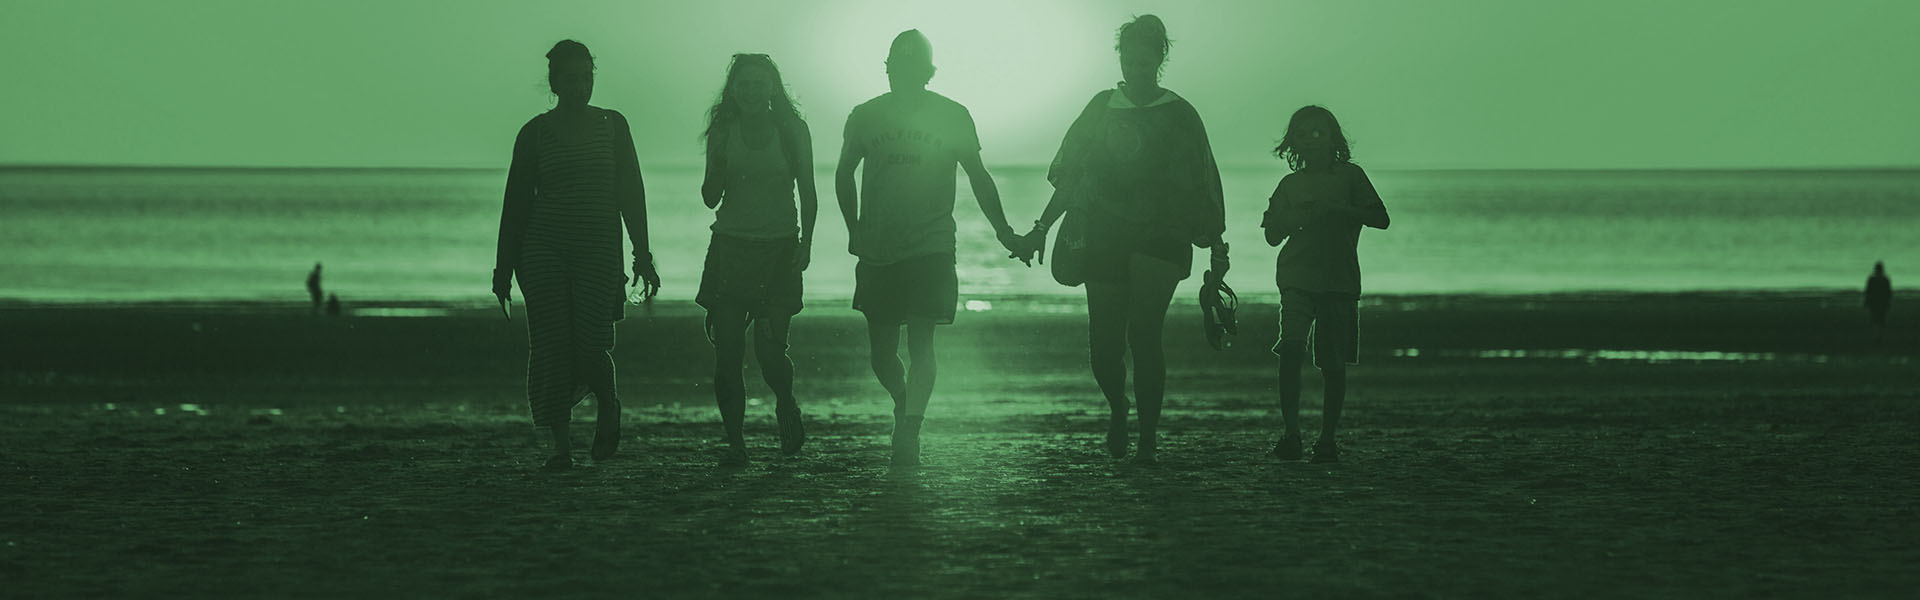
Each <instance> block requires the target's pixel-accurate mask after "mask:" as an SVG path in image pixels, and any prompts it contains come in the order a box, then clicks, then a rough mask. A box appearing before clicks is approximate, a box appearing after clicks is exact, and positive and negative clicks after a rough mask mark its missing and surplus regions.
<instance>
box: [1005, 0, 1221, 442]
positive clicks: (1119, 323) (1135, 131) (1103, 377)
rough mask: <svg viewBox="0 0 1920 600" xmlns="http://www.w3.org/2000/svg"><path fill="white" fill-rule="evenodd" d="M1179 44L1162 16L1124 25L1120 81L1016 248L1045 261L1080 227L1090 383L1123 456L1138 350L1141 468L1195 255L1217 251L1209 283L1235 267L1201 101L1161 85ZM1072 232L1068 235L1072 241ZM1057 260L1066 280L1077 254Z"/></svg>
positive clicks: (1091, 111)
mask: <svg viewBox="0 0 1920 600" xmlns="http://www.w3.org/2000/svg"><path fill="white" fill-rule="evenodd" d="M1171 48H1172V43H1171V42H1170V41H1169V40H1168V38H1167V27H1166V24H1165V23H1162V22H1161V21H1160V18H1159V17H1156V16H1153V15H1142V16H1140V17H1137V18H1135V19H1133V20H1132V21H1129V22H1128V23H1126V24H1125V25H1123V26H1121V27H1120V31H1119V35H1118V44H1117V45H1116V47H1115V49H1116V50H1117V51H1118V52H1119V55H1120V74H1121V77H1122V80H1121V81H1120V83H1119V85H1118V86H1117V87H1116V88H1115V89H1110V90H1105V91H1102V92H1100V93H1098V94H1095V95H1094V96H1093V99H1092V100H1091V101H1089V102H1088V103H1087V106H1086V108H1084V109H1083V110H1081V112H1080V116H1079V117H1078V118H1076V119H1074V121H1073V125H1072V126H1071V127H1069V128H1068V129H1067V135H1066V138H1065V139H1064V140H1063V141H1061V143H1060V150H1059V151H1058V152H1057V153H1056V154H1055V155H1054V161H1053V166H1052V168H1051V169H1050V170H1049V171H1048V172H1047V179H1048V180H1049V181H1051V182H1053V185H1054V188H1055V191H1054V195H1053V198H1052V200H1051V201H1049V202H1048V203H1047V208H1046V210H1045V211H1043V212H1042V213H1041V216H1040V219H1039V220H1037V221H1034V228H1033V230H1032V231H1030V232H1028V233H1027V235H1026V236H1024V237H1023V238H1022V239H1023V245H1022V249H1021V251H1020V254H1021V255H1022V256H1025V255H1028V254H1033V253H1042V254H1044V253H1043V250H1042V248H1043V246H1044V245H1045V243H1046V239H1047V231H1048V229H1049V228H1050V227H1052V225H1053V223H1054V221H1055V219H1058V218H1060V217H1061V216H1062V215H1063V214H1066V213H1067V212H1069V211H1072V212H1073V215H1072V216H1071V217H1069V218H1070V219H1074V220H1076V221H1077V222H1080V223H1084V227H1083V229H1084V256H1083V257H1081V258H1080V259H1079V260H1080V262H1079V263H1078V264H1080V268H1079V271H1080V272H1077V273H1075V274H1074V275H1075V277H1074V278H1075V279H1079V280H1082V281H1085V283H1086V286H1087V325H1088V336H1087V345H1088V349H1089V354H1090V355H1091V360H1092V364H1093V379H1094V381H1095V382H1096V383H1098V384H1099V386H1100V391H1101V393H1102V394H1103V395H1105V396H1106V399H1107V407H1108V410H1109V414H1108V428H1107V438H1106V450H1107V452H1108V454H1109V455H1111V456H1112V457H1113V458H1116V459H1118V458H1124V457H1125V456H1126V455H1127V409H1128V404H1129V401H1128V399H1127V364H1126V355H1127V353H1128V351H1129V350H1131V352H1132V354H1133V369H1134V374H1133V392H1134V396H1135V398H1136V399H1138V400H1139V402H1140V408H1139V417H1140V445H1139V448H1138V450H1137V451H1136V452H1135V454H1134V461H1135V462H1139V463H1152V462H1154V460H1155V457H1156V452H1157V447H1158V440H1159V437H1158V428H1159V423H1160V409H1161V404H1162V401H1163V399H1164V398H1165V396H1166V382H1167V364H1166V351H1165V349H1164V347H1163V344H1162V330H1163V329H1164V328H1165V325H1166V317H1167V305H1168V304H1169V303H1171V302H1172V301H1173V293H1174V290H1175V289H1176V288H1178V287H1179V285H1180V282H1181V281H1182V280H1185V279H1186V278H1187V277H1188V275H1189V274H1191V272H1192V269H1193V249H1192V247H1195V246H1197V247H1201V248H1210V249H1211V250H1212V259H1211V264H1212V269H1211V273H1212V275H1210V276H1211V277H1214V278H1218V277H1219V276H1221V275H1223V274H1225V273H1226V270H1227V265H1228V259H1227V244H1226V242H1223V241H1221V239H1220V235H1221V233H1223V232H1225V231H1226V216H1225V209H1224V202H1223V200H1222V194H1221V188H1220V170H1219V167H1218V166H1217V165H1216V164H1215V162H1214V159H1213V150H1212V147H1211V146H1210V145H1209V143H1208V141H1207V131H1206V126H1205V124H1204V123H1202V122H1201V120H1200V113H1199V111H1197V110H1195V109H1194V107H1193V104H1191V103H1189V102H1187V100H1186V99H1185V98H1182V97H1180V95H1179V94H1175V93H1173V91H1172V90H1168V89H1166V88H1163V87H1160V73H1161V71H1162V69H1163V68H1164V67H1165V66H1166V62H1167V53H1168V51H1169V50H1170V49H1171ZM1069 225H1072V223H1070V224H1069ZM1067 229H1068V228H1067V227H1063V228H1062V232H1061V234H1060V235H1062V236H1068V235H1070V234H1069V232H1068V231H1067ZM1063 243H1065V242H1063ZM1055 254H1056V255H1055V256H1054V260H1055V261H1056V262H1055V265H1054V268H1055V275H1056V278H1060V274H1061V267H1062V265H1063V263H1062V262H1061V261H1066V260H1073V257H1070V256H1063V255H1061V253H1059V252H1056V253H1055ZM1062 283H1068V281H1067V280H1065V279H1062Z"/></svg>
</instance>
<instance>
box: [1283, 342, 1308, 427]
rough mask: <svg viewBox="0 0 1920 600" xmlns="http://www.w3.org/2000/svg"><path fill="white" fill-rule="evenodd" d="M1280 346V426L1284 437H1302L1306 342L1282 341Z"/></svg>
mask: <svg viewBox="0 0 1920 600" xmlns="http://www.w3.org/2000/svg"><path fill="white" fill-rule="evenodd" d="M1281 343H1282V344H1283V345H1282V346H1281V348H1280V426H1281V428H1282V433H1281V437H1282V438H1299V437H1300V367H1301V365H1302V364H1303V363H1305V362H1306V354H1307V349H1306V344H1305V343H1303V342H1299V341H1292V340H1290V341H1285V342H1281Z"/></svg>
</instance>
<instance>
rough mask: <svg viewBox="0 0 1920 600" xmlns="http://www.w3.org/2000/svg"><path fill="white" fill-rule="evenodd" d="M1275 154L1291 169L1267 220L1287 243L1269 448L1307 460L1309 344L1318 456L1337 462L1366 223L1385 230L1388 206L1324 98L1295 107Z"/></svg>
mask: <svg viewBox="0 0 1920 600" xmlns="http://www.w3.org/2000/svg"><path fill="white" fill-rule="evenodd" d="M1273 152H1274V154H1276V155H1278V156H1280V157H1281V158H1285V159H1286V161H1287V166H1288V167H1289V168H1291V169H1292V171H1293V172H1292V173H1289V174H1288V175H1287V176H1286V177H1285V178H1282V179H1281V180H1280V185H1279V186H1278V187H1275V188H1274V190H1273V196H1272V197H1271V198H1269V199H1268V200H1267V212H1266V215H1265V218H1264V219H1262V220H1261V222H1260V226H1261V227H1263V228H1265V229H1266V234H1267V244H1269V245H1273V246H1279V245H1280V244H1281V243H1282V242H1285V243H1286V246H1285V247H1282V248H1281V249H1280V256H1279V258H1278V259H1277V260H1276V261H1275V263H1276V264H1275V269H1274V271H1275V273H1274V280H1275V282H1276V283H1277V284H1278V285H1279V286H1280V339H1279V341H1278V342H1276V343H1275V344H1274V345H1273V352H1274V354H1277V355H1279V356H1280V417H1281V419H1282V420H1283V423H1282V427H1283V428H1284V431H1283V432H1282V434H1281V436H1280V442H1279V443H1278V444H1275V445H1274V447H1273V452H1272V455H1273V456H1275V457H1277V458H1280V459H1282V460H1299V459H1300V367H1301V366H1302V364H1303V363H1305V361H1306V354H1307V349H1308V348H1309V347H1311V348H1312V349H1313V364H1314V366H1316V367H1319V368H1320V374H1321V376H1322V378H1323V379H1324V380H1325V384H1326V389H1325V390H1324V394H1323V396H1322V397H1323V407H1322V409H1321V412H1322V415H1323V416H1322V419H1321V422H1320V438H1319V439H1318V440H1316V441H1315V442H1314V444H1313V462H1320V463H1324V462H1338V461H1339V460H1340V448H1339V445H1338V444H1336V443H1335V441H1334V429H1335V428H1336V427H1337V426H1338V425H1339V423H1340V410H1341V407H1342V405H1343V404H1344V403H1345V402H1346V394H1347V365H1351V364H1358V363H1359V354H1358V346H1359V340H1360V320H1359V315H1358V308H1359V304H1360V258H1359V255H1358V253H1357V252H1356V250H1357V249H1358V248H1359V246H1360V227H1361V226H1362V225H1365V226H1367V227H1373V228H1376V229H1386V228H1387V225H1388V223H1389V222H1390V221H1389V220H1388V218H1387V207H1386V205H1385V204H1382V203H1381V201H1380V193H1379V192H1377V191H1374V189H1373V182H1372V181H1370V180H1368V179H1367V174H1366V172H1365V171H1362V170H1360V166H1359V165H1355V164H1353V152H1352V150H1351V149H1350V148H1349V145H1348V144H1347V137H1346V134H1344V133H1342V132H1341V130H1340V122H1339V121H1337V120H1335V119H1334V118H1333V113H1332V112H1330V111H1328V110H1327V109H1325V108H1322V107H1319V106H1308V107H1305V108H1301V109H1300V110H1298V111H1294V113H1293V118H1291V119H1289V120H1288V121H1287V133H1286V135H1285V136H1284V137H1282V138H1281V140H1280V145H1279V146H1277V147H1275V148H1274V149H1273Z"/></svg>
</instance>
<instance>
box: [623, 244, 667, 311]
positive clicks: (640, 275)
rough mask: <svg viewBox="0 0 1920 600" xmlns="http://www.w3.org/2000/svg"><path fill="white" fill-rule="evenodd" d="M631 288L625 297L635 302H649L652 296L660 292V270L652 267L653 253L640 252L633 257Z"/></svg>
mask: <svg viewBox="0 0 1920 600" xmlns="http://www.w3.org/2000/svg"><path fill="white" fill-rule="evenodd" d="M630 281H631V282H632V284H633V285H632V286H631V287H633V288H638V289H636V290H634V291H632V292H629V293H628V294H627V299H629V300H633V301H635V302H643V303H644V302H651V301H653V296H654V295H655V294H659V293H660V272H659V271H657V270H655V269H654V268H653V255H652V254H642V255H639V256H635V257H633V279H631V280H630Z"/></svg>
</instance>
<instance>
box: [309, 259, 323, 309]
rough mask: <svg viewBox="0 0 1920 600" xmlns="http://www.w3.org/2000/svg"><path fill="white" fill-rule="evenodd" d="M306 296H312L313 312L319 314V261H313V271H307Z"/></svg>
mask: <svg viewBox="0 0 1920 600" xmlns="http://www.w3.org/2000/svg"><path fill="white" fill-rule="evenodd" d="M307 296H308V297H310V298H313V314H316V315H317V314H320V263H313V272H311V273H307Z"/></svg>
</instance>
